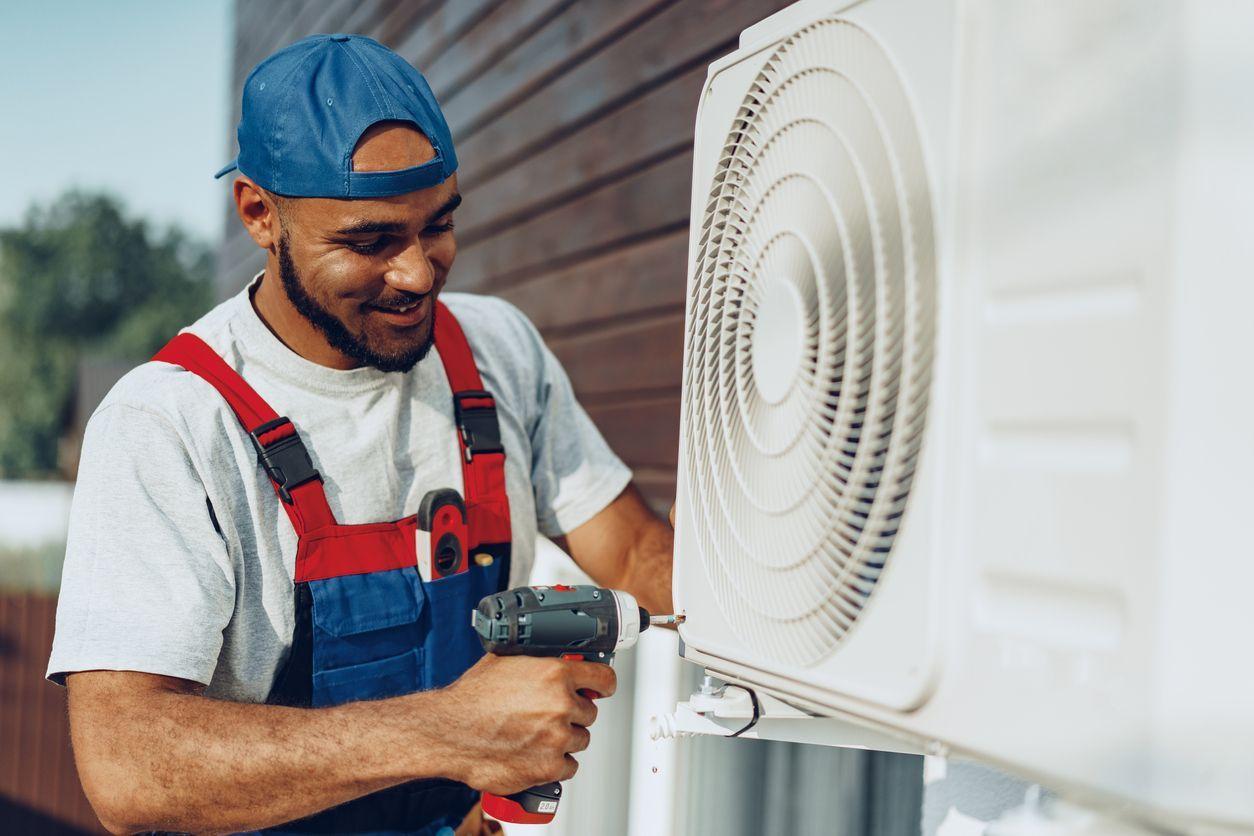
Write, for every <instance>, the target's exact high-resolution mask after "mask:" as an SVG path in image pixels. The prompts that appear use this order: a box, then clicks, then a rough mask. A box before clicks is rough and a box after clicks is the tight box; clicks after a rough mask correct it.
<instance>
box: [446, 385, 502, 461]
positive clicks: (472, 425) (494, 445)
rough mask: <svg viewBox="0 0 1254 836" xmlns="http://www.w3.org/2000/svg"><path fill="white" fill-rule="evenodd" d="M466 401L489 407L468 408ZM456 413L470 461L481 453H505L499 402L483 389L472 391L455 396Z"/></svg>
mask: <svg viewBox="0 0 1254 836" xmlns="http://www.w3.org/2000/svg"><path fill="white" fill-rule="evenodd" d="M466 401H487V403H486V404H483V403H480V404H474V405H468V404H466V403H465V402H466ZM453 412H454V416H455V418H456V420H457V431H458V432H459V433H461V437H462V444H463V445H464V447H465V450H466V461H470V460H471V459H473V458H474V457H475V455H477V454H479V453H504V452H505V448H504V447H503V446H502V445H501V425H500V423H499V422H498V421H497V418H496V399H495V398H493V397H492V393H491V392H488V391H485V390H483V389H468V390H466V391H464V392H456V393H454V394H453Z"/></svg>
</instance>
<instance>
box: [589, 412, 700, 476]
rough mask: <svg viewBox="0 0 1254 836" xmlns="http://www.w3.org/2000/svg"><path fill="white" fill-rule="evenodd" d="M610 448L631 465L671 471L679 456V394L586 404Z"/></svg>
mask: <svg viewBox="0 0 1254 836" xmlns="http://www.w3.org/2000/svg"><path fill="white" fill-rule="evenodd" d="M588 415H589V416H591V417H592V420H593V421H595V422H596V425H597V427H598V428H599V429H600V430H601V434H602V435H604V436H605V440H606V441H607V442H609V445H610V449H612V450H613V451H614V452H615V453H617V454H618V457H619V458H620V459H622V460H623V461H624V462H626V463H627V464H628V465H629V466H630V467H632V468H635V467H657V468H663V469H667V468H669V469H670V470H671V471H674V469H675V463H676V462H677V461H678V460H679V396H678V394H676V395H674V396H672V397H669V398H662V399H658V400H647V401H636V402H627V403H621V404H609V405H606V406H589V407H588Z"/></svg>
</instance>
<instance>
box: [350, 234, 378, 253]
mask: <svg viewBox="0 0 1254 836" xmlns="http://www.w3.org/2000/svg"><path fill="white" fill-rule="evenodd" d="M388 241H389V239H388V236H386V235H381V236H379V237H378V238H376V239H374V240H373V241H353V242H350V243H348V244H346V245H345V246H347V247H348V248H349V249H350V250H352V251H353V252H355V253H361V254H362V255H374V254H375V253H377V252H380V251H382V250H383V249H384V248H385V247H387V245H388Z"/></svg>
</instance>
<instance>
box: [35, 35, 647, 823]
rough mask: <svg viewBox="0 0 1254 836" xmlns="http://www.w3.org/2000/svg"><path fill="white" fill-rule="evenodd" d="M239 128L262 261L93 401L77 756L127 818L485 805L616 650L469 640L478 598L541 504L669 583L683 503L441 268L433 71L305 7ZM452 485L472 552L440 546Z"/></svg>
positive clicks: (446, 225)
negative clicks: (660, 492)
mask: <svg viewBox="0 0 1254 836" xmlns="http://www.w3.org/2000/svg"><path fill="white" fill-rule="evenodd" d="M238 136H239V144H240V153H239V157H238V158H237V161H236V163H233V164H232V165H231V166H228V168H227V169H224V171H223V172H220V174H219V176H221V174H223V173H226V171H229V170H231V169H232V168H236V167H238V169H239V171H240V176H238V177H237V178H236V180H235V181H234V187H233V195H234V200H235V205H236V208H237V210H238V214H239V217H240V220H241V222H242V223H243V224H244V227H245V228H246V229H247V231H248V234H249V235H250V236H251V237H252V239H253V240H254V241H255V242H256V243H257V245H258V246H260V247H261V248H263V249H264V250H266V252H267V260H266V268H265V270H264V271H263V272H262V273H260V274H258V276H257V277H256V278H255V279H254V280H253V282H252V283H251V284H250V286H249V287H248V288H247V289H246V290H245V291H244V292H241V293H240V294H239V295H237V296H236V297H234V298H233V299H231V300H230V301H228V302H225V303H223V304H222V305H220V306H219V307H217V308H216V309H214V310H213V311H211V312H210V313H208V314H206V315H205V316H204V317H203V318H202V319H200V320H199V321H197V322H196V323H194V324H193V325H192V326H190V328H188V329H186V331H185V333H183V334H181V335H179V337H177V338H176V339H174V340H172V341H171V343H170V345H169V346H167V347H166V348H165V349H163V350H162V352H161V353H159V354H158V356H157V358H156V361H154V362H150V363H147V364H145V365H143V366H141V367H139V368H138V369H136V370H134V371H133V372H131V373H130V374H129V375H127V376H126V377H125V378H124V379H123V380H122V381H121V382H119V383H118V385H117V386H116V387H115V388H114V389H113V391H112V392H110V394H109V396H108V397H107V398H106V399H105V401H104V402H103V403H102V404H101V406H100V408H99V409H98V410H97V411H96V413H95V415H94V416H93V417H92V419H91V421H90V423H89V425H88V428H87V433H86V438H85V441H84V449H83V457H82V465H81V469H80V474H79V481H78V486H77V489H76V492H75V498H74V506H73V511H72V516H71V523H70V535H69V544H68V549H67V555H66V564H65V574H64V581H63V585H62V592H61V600H60V605H59V609H58V614H57V632H56V640H55V643H54V646H53V651H52V658H51V660H50V663H49V677H50V678H52V679H53V680H54V681H64V682H65V684H66V685H67V687H68V690H69V706H70V724H71V731H72V736H73V741H74V749H75V756H76V759H77V763H78V768H79V773H80V775H81V777H82V781H83V786H84V788H85V790H86V792H87V795H88V797H89V798H90V799H91V802H92V804H93V806H94V807H95V809H96V811H97V813H98V814H99V815H100V818H101V820H102V821H103V822H104V824H105V825H106V826H107V827H108V828H109V829H110V830H112V831H115V832H129V831H136V830H180V831H204V830H209V831H238V830H256V829H264V828H278V829H280V830H285V831H291V832H302V831H306V832H331V831H337V832H338V831H343V830H356V831H362V832H365V831H381V830H388V831H397V832H414V833H436V832H441V833H449V832H453V829H454V828H456V832H458V833H477V832H480V831H481V829H482V830H483V832H489V831H488V830H487V829H486V827H487V826H486V825H484V824H482V817H481V814H480V812H479V809H478V807H477V804H476V802H477V800H478V794H479V792H480V791H487V792H492V793H496V794H508V793H512V792H517V791H519V790H521V789H524V788H526V787H530V786H534V785H537V784H541V783H545V782H548V781H554V780H563V779H566V778H569V777H570V776H571V775H573V774H574V772H575V769H576V763H575V760H574V759H573V758H572V757H571V753H573V752H579V751H581V750H582V749H584V748H585V747H586V746H587V745H588V739H589V736H588V731H587V727H588V726H589V725H591V724H592V722H593V720H594V719H595V717H596V707H595V706H594V704H593V703H592V702H591V701H590V700H589V699H586V698H585V697H583V696H581V695H580V690H581V689H588V690H591V691H595V692H597V693H599V694H602V695H605V696H608V695H610V694H612V693H613V691H614V687H615V681H614V674H613V671H612V670H611V669H610V668H609V667H608V666H605V665H596V664H590V663H584V662H573V661H563V660H557V659H532V658H526V657H511V658H501V657H483V658H479V657H480V654H481V651H480V650H479V648H478V646H477V642H476V640H475V637H474V634H473V633H472V632H471V628H470V627H469V608H470V607H471V606H473V603H474V602H475V601H476V600H477V599H478V597H479V596H480V595H482V594H485V592H491V591H493V590H496V589H503V588H506V587H507V586H509V585H514V584H519V583H522V582H525V579H526V577H527V574H528V570H529V567H530V564H531V562H532V557H533V552H534V543H535V537H536V533H537V530H538V531H539V532H541V533H544V534H546V535H548V536H550V537H553V538H555V539H556V540H557V541H558V542H559V544H561V545H562V546H563V547H564V548H565V549H566V550H567V551H568V552H569V553H570V554H571V555H572V556H573V558H574V559H575V561H576V562H577V563H578V564H579V565H580V566H581V567H582V568H583V569H585V570H586V571H587V572H588V573H589V574H590V575H591V576H592V577H593V578H595V579H596V580H597V582H598V583H600V584H603V585H606V586H611V587H617V588H622V589H626V590H628V591H630V592H632V593H633V594H635V595H636V596H637V597H638V598H639V599H640V601H641V604H642V605H643V606H645V607H646V608H648V609H650V610H652V611H655V612H669V611H670V609H671V601H670V578H671V567H670V559H671V557H670V555H671V534H670V530H669V528H668V527H667V526H666V524H665V523H663V522H661V521H660V520H658V519H656V518H655V517H654V516H653V515H652V514H651V513H650V512H649V511H648V510H647V508H646V507H645V505H644V503H643V502H642V501H641V499H640V496H639V494H638V492H637V491H635V490H634V489H633V488H632V487H631V486H630V484H629V481H630V474H629V472H628V471H627V469H626V468H625V467H624V466H623V465H622V463H621V462H619V461H618V459H617V458H616V457H615V456H614V455H613V454H612V453H611V452H610V450H609V449H608V448H607V447H606V445H605V443H604V441H603V440H602V439H601V437H600V435H599V434H598V433H597V431H596V429H595V428H594V426H593V425H592V423H591V421H590V420H589V419H588V417H587V415H586V414H585V413H584V412H583V411H582V409H581V408H580V407H579V405H578V404H577V403H576V401H575V400H574V397H573V395H572V392H571V388H570V384H569V381H568V380H567V378H566V376H565V374H564V373H563V371H562V369H561V367H560V366H559V365H558V362H557V360H556V359H555V358H554V357H553V355H552V354H551V353H550V352H549V351H548V350H547V349H546V348H545V346H544V344H543V342H542V341H541V339H540V338H539V336H538V335H537V333H536V331H535V329H534V328H533V327H532V326H531V324H530V323H529V322H528V321H527V320H526V319H525V318H524V317H523V316H522V315H521V314H520V313H519V312H518V311H517V310H515V309H514V308H512V307H510V306H509V305H507V304H506V303H504V302H502V301H499V300H495V299H491V298H487V297H475V296H468V295H462V294H442V293H441V291H442V289H443V287H444V285H445V282H446V281H447V279H448V274H449V271H450V268H451V266H452V264H453V260H454V256H455V254H456V240H455V237H454V233H453V215H454V210H455V209H456V207H457V205H458V203H459V202H460V200H461V197H460V195H459V194H458V191H457V177H456V174H455V170H456V166H457V160H456V156H455V154H454V151H453V145H452V139H451V137H450V136H449V134H448V128H447V125H446V124H445V122H444V118H443V116H442V114H441V113H440V110H439V107H438V105H437V104H436V102H435V99H434V97H433V96H432V95H431V92H430V90H429V88H428V87H427V84H426V82H425V80H424V79H423V78H422V76H421V75H420V74H419V73H418V72H416V71H415V70H413V68H411V67H409V66H408V65H407V64H406V63H405V62H404V61H403V60H402V59H400V58H399V56H396V55H395V54H394V53H392V52H390V51H389V50H387V49H386V48H385V47H383V46H381V45H379V44H377V43H376V42H374V41H371V40H369V39H367V38H362V37H357V36H346V35H336V36H325V35H321V36H314V37H312V38H307V39H305V40H303V41H301V42H299V43H297V44H293V45H292V46H290V47H287V48H285V49H284V50H281V51H279V52H278V53H276V54H275V55H273V56H271V57H270V58H268V59H266V60H265V61H263V62H262V63H261V64H259V65H258V67H257V68H256V69H254V71H253V72H252V74H250V76H249V78H248V80H247V81H246V82H245V88H244V92H243V111H242V117H241V121H240V126H239V132H238ZM437 358H438V359H437ZM477 390H486V391H477ZM278 416H283V417H281V418H280V417H278ZM446 487H453V488H460V489H461V490H462V493H463V494H464V496H465V514H466V517H467V520H466V522H467V523H468V531H469V540H470V541H471V542H470V545H471V549H470V551H471V552H472V555H470V556H468V558H470V557H472V558H473V559H466V560H465V561H464V563H465V568H464V569H463V570H461V571H456V570H454V572H453V573H452V574H450V575H448V576H446V577H439V576H438V575H432V574H431V572H430V570H428V571H427V572H426V574H424V575H423V576H421V577H420V576H419V573H418V571H417V570H416V569H415V568H414V565H415V557H416V556H418V555H420V552H418V551H416V550H417V549H421V548H422V545H421V543H422V540H421V538H418V537H417V535H416V527H417V526H418V525H420V524H421V519H420V518H421V514H419V515H418V518H416V517H415V516H414V515H415V512H417V511H419V510H420V509H419V506H420V504H422V501H423V499H424V497H426V496H428V495H429V494H430V492H431V491H433V490H435V489H440V488H446ZM428 510H429V509H428ZM406 515H409V516H406ZM416 520H417V521H416ZM415 543H418V545H415Z"/></svg>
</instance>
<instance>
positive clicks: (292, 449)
mask: <svg viewBox="0 0 1254 836" xmlns="http://www.w3.org/2000/svg"><path fill="white" fill-rule="evenodd" d="M284 424H287V425H288V426H292V422H291V421H289V420H288V419H287V418H283V417H279V418H275V419H274V420H273V421H267V422H266V423H264V424H262V425H261V426H260V427H257V428H255V429H253V430H250V431H249V433H248V435H249V437H250V438H252V440H253V447H255V448H257V461H258V462H259V463H260V464H261V466H262V467H263V468H264V469H265V471H266V475H267V476H269V477H270V480H271V481H272V482H274V484H275V485H276V486H277V487H278V489H279V496H280V497H282V499H283V501H284V502H286V503H288V504H289V505H290V504H291V503H292V494H291V489H292V488H295V487H297V486H299V485H303V484H305V483H306V482H308V481H310V480H311V479H321V478H322V474H320V473H319V472H318V471H317V470H315V469H314V466H313V460H311V459H310V458H309V451H308V450H306V449H305V443H304V442H303V441H301V440H300V436H299V435H297V434H296V428H295V427H294V426H293V427H292V432H291V434H290V435H285V436H283V437H282V438H277V439H275V440H274V441H271V442H270V443H269V444H264V443H262V441H261V437H262V436H263V435H265V434H266V433H269V432H273V431H274V430H276V429H278V428H279V427H282V426H283V425H284Z"/></svg>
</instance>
